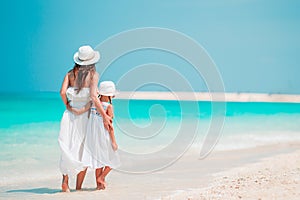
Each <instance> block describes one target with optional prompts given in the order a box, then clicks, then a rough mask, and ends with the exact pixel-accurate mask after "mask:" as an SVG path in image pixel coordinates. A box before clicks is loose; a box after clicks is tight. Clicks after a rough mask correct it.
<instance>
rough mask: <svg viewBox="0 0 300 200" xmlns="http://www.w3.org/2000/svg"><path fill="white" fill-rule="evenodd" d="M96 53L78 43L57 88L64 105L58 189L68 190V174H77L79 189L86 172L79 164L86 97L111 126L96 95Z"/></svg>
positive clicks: (83, 134) (108, 125) (86, 115)
mask: <svg viewBox="0 0 300 200" xmlns="http://www.w3.org/2000/svg"><path fill="white" fill-rule="evenodd" d="M99 59H100V54H99V52H97V51H94V50H93V49H92V48H91V47H90V46H82V47H80V48H79V50H78V52H76V53H75V54H74V62H75V66H74V68H73V70H71V71H69V72H68V73H67V75H66V76H65V79H64V81H63V84H62V87H61V91H60V94H61V98H62V100H63V102H64V104H65V105H66V108H67V110H66V111H65V112H64V114H63V117H62V120H61V125H60V133H59V138H58V142H59V146H60V149H61V160H60V165H59V167H60V171H61V173H62V174H63V180H62V191H63V192H69V191H70V189H69V184H68V179H69V177H68V175H75V174H77V180H76V190H80V189H81V186H82V182H83V180H84V177H85V174H86V167H85V166H84V165H83V163H82V152H83V148H84V146H83V142H84V138H85V134H86V126H87V122H88V113H87V112H86V111H87V110H88V109H89V105H90V103H89V102H90V99H92V101H93V103H94V105H95V106H96V108H97V111H98V112H99V113H100V114H101V115H102V117H103V119H104V126H105V127H106V128H109V127H110V126H111V118H110V117H109V116H108V115H107V114H106V113H105V111H104V109H103V107H102V106H101V105H100V101H99V99H98V98H97V85H98V81H99V75H98V73H97V72H96V69H95V63H97V62H98V61H99Z"/></svg>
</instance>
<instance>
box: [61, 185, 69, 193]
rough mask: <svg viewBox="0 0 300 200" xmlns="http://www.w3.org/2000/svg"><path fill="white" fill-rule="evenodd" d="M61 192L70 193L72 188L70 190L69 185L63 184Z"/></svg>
mask: <svg viewBox="0 0 300 200" xmlns="http://www.w3.org/2000/svg"><path fill="white" fill-rule="evenodd" d="M61 191H62V192H70V188H69V186H68V184H67V183H63V184H62V185H61Z"/></svg>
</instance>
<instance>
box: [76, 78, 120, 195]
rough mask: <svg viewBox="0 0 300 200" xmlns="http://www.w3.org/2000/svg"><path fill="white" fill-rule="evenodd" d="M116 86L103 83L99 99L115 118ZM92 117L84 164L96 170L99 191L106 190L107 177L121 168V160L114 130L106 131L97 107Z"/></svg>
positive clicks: (84, 153)
mask: <svg viewBox="0 0 300 200" xmlns="http://www.w3.org/2000/svg"><path fill="white" fill-rule="evenodd" d="M115 93H116V89H115V84H114V83H113V82H111V81H103V82H101V83H100V87H99V98H100V101H101V103H102V106H103V108H104V110H105V111H106V113H107V115H109V116H110V117H111V118H113V116H114V114H113V106H112V98H113V97H114V96H115ZM90 114H91V116H90V119H89V122H88V128H87V134H86V138H85V144H84V150H83V156H82V162H83V163H84V165H85V166H87V167H89V168H91V169H96V172H95V175H96V183H97V189H98V190H100V189H105V187H106V182H105V177H106V176H107V174H108V173H109V172H110V171H111V169H115V168H117V167H118V166H120V158H119V155H118V152H117V149H118V145H117V143H116V139H115V135H114V130H113V128H110V129H109V130H106V129H105V128H104V125H103V119H102V117H101V115H100V114H99V113H98V112H97V110H96V108H95V107H93V106H92V107H91V113H90Z"/></svg>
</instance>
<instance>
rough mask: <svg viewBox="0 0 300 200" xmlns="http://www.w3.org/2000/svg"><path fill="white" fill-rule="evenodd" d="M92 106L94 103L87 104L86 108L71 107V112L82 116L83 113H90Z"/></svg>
mask: <svg viewBox="0 0 300 200" xmlns="http://www.w3.org/2000/svg"><path fill="white" fill-rule="evenodd" d="M91 105H92V102H91V101H90V102H88V103H87V104H85V106H84V107H82V108H73V107H70V109H69V110H70V111H71V112H72V113H74V114H75V115H81V114H82V113H85V112H86V111H88V110H89V109H90V108H91Z"/></svg>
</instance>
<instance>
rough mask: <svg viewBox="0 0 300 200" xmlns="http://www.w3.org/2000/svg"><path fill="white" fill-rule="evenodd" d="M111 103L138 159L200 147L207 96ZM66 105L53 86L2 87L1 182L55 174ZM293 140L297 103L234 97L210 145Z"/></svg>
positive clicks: (297, 132) (121, 136) (207, 117)
mask: <svg viewBox="0 0 300 200" xmlns="http://www.w3.org/2000/svg"><path fill="white" fill-rule="evenodd" d="M113 105H114V110H115V118H114V126H115V129H116V131H115V134H116V138H117V142H118V144H119V149H120V151H121V155H122V153H123V155H124V156H129V157H130V156H131V158H132V156H137V157H139V156H141V157H142V161H145V160H147V159H148V158H149V159H150V160H151V159H152V160H153V159H155V158H156V157H157V156H159V157H160V158H161V156H165V158H166V160H167V158H168V157H170V160H169V161H171V160H172V159H173V158H175V157H176V156H180V155H181V154H182V153H183V152H185V150H187V149H191V150H192V152H194V153H195V155H196V154H199V152H200V150H201V145H203V142H204V139H205V137H206V135H207V134H209V132H208V130H209V127H210V126H211V119H212V117H213V116H212V112H211V108H212V104H211V103H210V102H191V101H181V102H180V101H165V100H164V101H161V100H120V99H115V100H114V101H113ZM64 110H65V108H64V105H63V103H62V101H61V99H60V96H59V94H58V93H33V94H18V95H15V94H1V95H0V146H1V151H0V172H1V174H0V186H4V185H7V184H15V183H16V182H18V183H20V177H22V178H21V180H22V181H31V180H35V181H36V180H37V179H42V180H45V179H47V178H49V179H51V178H53V177H52V176H53V174H59V171H58V161H59V155H60V152H59V147H58V143H57V138H58V133H59V126H60V119H61V117H62V114H63V112H64ZM218 117H222V116H218ZM178 138H179V139H178ZM293 141H300V104H299V103H251V102H249V103H236V102H231V103H226V116H225V123H224V126H223V129H222V132H221V137H220V138H219V140H218V142H217V144H216V146H215V150H219V151H222V150H232V149H240V148H250V147H256V146H260V145H267V144H277V143H283V142H293ZM174 156H175V157H174ZM162 160H164V159H162ZM123 161H124V160H123ZM131 161H132V160H131ZM138 161H139V162H141V159H138ZM169 161H168V162H169ZM124 163H125V166H126V160H125V161H124ZM45 164H46V165H45ZM131 164H132V162H131ZM167 164H168V163H160V165H167ZM45 166H46V167H45ZM128 166H129V165H128ZM128 166H127V167H128ZM129 167H130V166H129ZM148 167H149V166H148ZM150 167H154V168H155V167H160V166H150ZM16 168H17V170H16ZM35 169H39V170H35ZM128 169H129V168H126V169H125V171H126V170H128ZM141 170H143V167H141ZM146 170H147V169H146ZM51 174H52V175H51Z"/></svg>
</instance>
